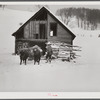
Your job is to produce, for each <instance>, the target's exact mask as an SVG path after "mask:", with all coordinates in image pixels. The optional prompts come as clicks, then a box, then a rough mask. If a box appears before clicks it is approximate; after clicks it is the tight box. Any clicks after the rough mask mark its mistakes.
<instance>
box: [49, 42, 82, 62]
mask: <svg viewBox="0 0 100 100" xmlns="http://www.w3.org/2000/svg"><path fill="white" fill-rule="evenodd" d="M50 44H51V47H52V49H53V57H55V58H61V59H62V61H63V59H65V60H68V61H70V60H71V59H75V58H76V56H77V55H76V51H81V47H79V46H73V45H70V44H67V43H62V42H50Z"/></svg>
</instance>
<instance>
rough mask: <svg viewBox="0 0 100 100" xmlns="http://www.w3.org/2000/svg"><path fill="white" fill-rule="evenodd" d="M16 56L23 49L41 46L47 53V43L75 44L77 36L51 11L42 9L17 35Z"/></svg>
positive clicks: (15, 34)
mask: <svg viewBox="0 0 100 100" xmlns="http://www.w3.org/2000/svg"><path fill="white" fill-rule="evenodd" d="M12 36H14V37H15V54H17V52H18V50H19V49H20V48H23V47H32V46H34V45H38V46H40V47H41V48H42V49H43V51H44V52H45V47H46V44H45V43H46V42H49V41H50V42H51V41H52V42H53V41H54V42H55V41H59V42H64V43H68V44H71V45H72V44H73V40H74V38H75V35H74V34H73V33H72V31H71V30H70V29H69V28H68V27H67V26H66V25H65V24H64V23H63V22H62V21H60V20H59V19H58V18H57V17H56V16H55V15H54V14H53V13H52V12H51V11H50V10H49V9H47V8H46V7H42V8H41V9H40V10H39V11H38V12H36V13H35V14H34V15H33V16H32V17H31V18H30V19H29V20H28V21H26V22H25V23H24V24H23V25H22V26H21V27H20V28H19V29H18V30H17V31H16V32H15V33H13V34H12Z"/></svg>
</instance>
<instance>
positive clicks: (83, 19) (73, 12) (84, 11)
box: [56, 8, 100, 30]
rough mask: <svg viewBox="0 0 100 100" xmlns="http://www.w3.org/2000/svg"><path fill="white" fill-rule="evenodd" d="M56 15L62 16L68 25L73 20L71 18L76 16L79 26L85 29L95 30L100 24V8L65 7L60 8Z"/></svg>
mask: <svg viewBox="0 0 100 100" xmlns="http://www.w3.org/2000/svg"><path fill="white" fill-rule="evenodd" d="M56 15H57V16H60V17H61V20H62V21H63V22H64V23H65V24H66V25H68V23H69V22H70V21H71V18H73V17H75V18H76V20H77V26H78V27H81V28H84V29H85V30H88V29H91V30H95V29H97V28H98V25H99V24H100V10H98V9H88V8H63V9H58V10H57V12H56Z"/></svg>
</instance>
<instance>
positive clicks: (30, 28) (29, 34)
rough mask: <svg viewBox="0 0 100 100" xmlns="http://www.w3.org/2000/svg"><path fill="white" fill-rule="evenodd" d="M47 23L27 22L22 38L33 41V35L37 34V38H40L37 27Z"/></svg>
mask: <svg viewBox="0 0 100 100" xmlns="http://www.w3.org/2000/svg"><path fill="white" fill-rule="evenodd" d="M46 23H47V21H29V23H28V24H27V25H25V27H24V38H25V39H31V38H33V39H35V38H36V37H35V35H36V34H38V38H39V37H40V31H39V25H40V24H45V25H46Z"/></svg>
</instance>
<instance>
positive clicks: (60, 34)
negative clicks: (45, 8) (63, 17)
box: [48, 14, 72, 44]
mask: <svg viewBox="0 0 100 100" xmlns="http://www.w3.org/2000/svg"><path fill="white" fill-rule="evenodd" d="M53 22H54V23H57V22H56V21H55V20H54V19H53V18H52V17H51V16H50V15H49V14H48V41H61V42H66V43H69V44H72V36H71V34H70V33H69V32H67V30H65V29H64V28H63V27H62V26H61V25H60V24H59V23H57V36H52V37H51V36H50V23H53Z"/></svg>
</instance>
